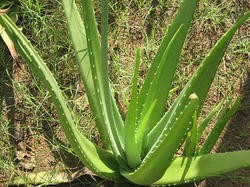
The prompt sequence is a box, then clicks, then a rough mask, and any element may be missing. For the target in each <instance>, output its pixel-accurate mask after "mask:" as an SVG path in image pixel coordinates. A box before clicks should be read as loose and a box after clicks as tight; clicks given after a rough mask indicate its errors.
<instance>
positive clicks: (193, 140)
mask: <svg viewBox="0 0 250 187" xmlns="http://www.w3.org/2000/svg"><path fill="white" fill-rule="evenodd" d="M197 140H198V139H197V112H196V111H195V113H194V116H193V126H192V128H191V130H190V131H189V132H188V135H187V140H186V144H185V148H184V152H183V156H188V157H190V156H195V154H196V146H197Z"/></svg>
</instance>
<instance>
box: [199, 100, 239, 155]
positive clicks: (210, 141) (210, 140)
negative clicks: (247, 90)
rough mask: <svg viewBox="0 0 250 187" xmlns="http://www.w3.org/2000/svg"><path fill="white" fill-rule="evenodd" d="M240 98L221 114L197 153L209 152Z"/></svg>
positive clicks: (234, 110)
mask: <svg viewBox="0 0 250 187" xmlns="http://www.w3.org/2000/svg"><path fill="white" fill-rule="evenodd" d="M241 100H242V98H239V99H237V100H236V101H235V103H234V104H233V106H232V107H231V109H229V110H228V108H226V109H225V110H228V111H227V112H226V114H225V115H223V116H221V118H219V119H218V121H217V122H216V124H215V126H214V128H213V130H212V131H211V133H210V134H209V136H208V138H207V139H206V141H205V143H204V145H203V146H202V147H201V149H200V151H199V155H202V154H207V153H210V151H211V150H212V149H213V147H214V145H215V143H216V142H217V140H218V138H219V136H220V134H221V132H222V131H223V129H224V128H225V126H226V124H227V122H228V121H229V119H230V118H231V117H232V116H233V114H234V113H235V112H236V110H237V108H238V106H239V105H240V102H241Z"/></svg>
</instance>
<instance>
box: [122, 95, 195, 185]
mask: <svg viewBox="0 0 250 187" xmlns="http://www.w3.org/2000/svg"><path fill="white" fill-rule="evenodd" d="M198 103H199V100H198V98H197V96H196V95H195V94H192V95H190V102H189V103H188V105H187V106H186V107H185V110H184V111H183V112H182V114H181V115H180V116H179V117H178V118H177V119H176V121H175V122H174V125H173V126H172V128H171V129H169V130H168V131H167V132H166V131H164V132H162V134H161V135H159V136H160V137H159V139H160V140H159V141H158V142H156V143H155V145H154V146H153V147H152V148H151V150H150V151H149V152H148V154H147V155H146V156H145V158H144V159H143V161H142V163H141V164H140V166H139V167H138V168H137V169H135V170H134V171H121V173H122V175H123V176H124V177H125V178H127V179H128V180H130V181H131V182H133V183H136V184H142V185H148V184H152V183H153V182H155V181H157V180H158V179H160V178H161V177H162V175H163V174H164V172H165V170H166V169H167V167H168V166H169V164H170V163H171V161H172V160H173V158H174V154H175V153H176V152H177V151H178V149H179V148H180V146H181V145H182V144H183V142H184V140H185V139H186V133H187V131H188V130H189V129H190V128H191V126H192V122H191V121H192V115H193V114H194V111H195V110H196V108H197V105H198ZM152 171H153V172H152Z"/></svg>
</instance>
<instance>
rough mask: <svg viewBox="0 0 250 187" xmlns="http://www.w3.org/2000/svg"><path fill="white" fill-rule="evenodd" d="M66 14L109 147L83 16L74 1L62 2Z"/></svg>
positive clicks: (80, 68) (102, 135)
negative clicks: (98, 100)
mask: <svg viewBox="0 0 250 187" xmlns="http://www.w3.org/2000/svg"><path fill="white" fill-rule="evenodd" d="M62 3H63V8H64V13H65V15H66V18H67V23H68V29H69V33H70V36H71V41H72V43H73V47H74V49H75V55H76V58H77V62H78V67H79V71H80V74H81V77H82V80H83V83H84V85H85V89H86V93H87V96H88V101H89V103H90V106H91V110H92V112H93V114H94V116H95V121H96V125H97V128H98V131H99V133H100V135H101V139H102V141H103V143H104V145H105V146H106V147H107V146H108V145H109V141H108V137H107V135H108V134H107V132H106V128H105V126H104V125H103V124H104V119H103V116H102V115H101V110H100V107H99V106H98V102H97V100H96V93H95V88H94V82H93V76H92V72H91V69H90V61H89V54H88V49H87V48H88V46H87V38H86V35H85V27H84V24H83V21H82V19H81V16H80V14H79V12H78V10H77V7H76V4H75V1H74V0H62ZM79 41H81V42H79Z"/></svg>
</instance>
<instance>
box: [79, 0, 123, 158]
mask: <svg viewBox="0 0 250 187" xmlns="http://www.w3.org/2000/svg"><path fill="white" fill-rule="evenodd" d="M105 6H108V3H107V1H104V2H102V6H101V9H102V20H103V21H102V25H103V24H104V25H103V26H102V27H103V29H102V30H103V31H104V30H105V29H106V30H107V29H108V28H106V27H107V24H105V22H107V11H108V9H107V8H105ZM82 7H83V18H84V25H85V29H86V37H87V45H88V52H89V60H90V64H91V65H90V68H91V72H92V76H93V82H94V88H95V93H96V100H97V102H98V105H99V107H100V109H101V112H102V113H101V114H102V116H103V118H104V124H103V125H105V127H106V129H107V130H106V131H107V133H108V137H109V140H110V143H111V148H112V151H113V152H114V154H115V156H116V158H117V160H118V161H119V162H120V163H122V162H123V161H124V160H125V155H124V140H123V137H122V134H123V132H120V131H119V130H120V129H121V128H119V127H118V126H120V125H121V124H119V122H120V121H115V119H116V118H115V116H116V115H115V114H114V112H113V110H114V109H117V108H116V107H113V105H114V104H112V97H111V92H110V85H109V79H108V67H107V66H108V64H107V56H106V55H105V53H107V51H106V50H107V46H106V47H105V46H103V48H101V46H100V41H99V34H98V30H97V25H96V20H95V15H94V10H93V3H92V1H91V0H82ZM105 20H106V21H105ZM106 35H107V32H103V33H102V38H103V39H102V41H103V42H104V43H105V41H106V40H107V39H105V38H107V36H106ZM105 56H106V57H105ZM102 60H105V61H102Z"/></svg>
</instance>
